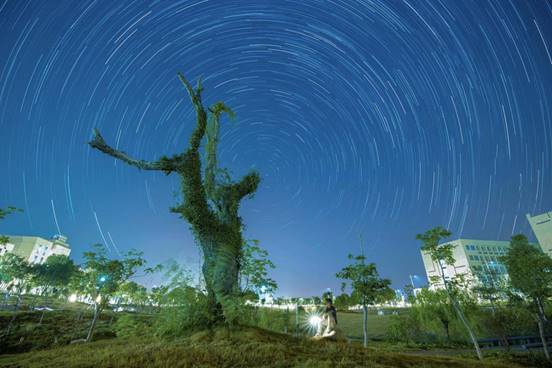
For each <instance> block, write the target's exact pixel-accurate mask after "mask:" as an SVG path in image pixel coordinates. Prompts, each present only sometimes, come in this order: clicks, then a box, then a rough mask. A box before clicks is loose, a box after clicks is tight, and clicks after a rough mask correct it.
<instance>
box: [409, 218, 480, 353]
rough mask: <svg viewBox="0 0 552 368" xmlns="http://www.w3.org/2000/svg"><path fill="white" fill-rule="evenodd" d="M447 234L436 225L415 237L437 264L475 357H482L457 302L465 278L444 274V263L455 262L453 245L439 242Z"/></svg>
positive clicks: (446, 236)
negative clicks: (452, 277)
mask: <svg viewBox="0 0 552 368" xmlns="http://www.w3.org/2000/svg"><path fill="white" fill-rule="evenodd" d="M449 236H451V232H450V231H448V230H446V229H444V228H442V227H440V226H437V227H435V228H433V229H431V230H428V231H426V232H425V233H423V234H418V235H416V239H418V240H420V241H421V242H422V247H421V249H422V251H423V252H425V253H427V254H429V256H430V257H431V259H432V260H433V261H434V262H436V263H437V265H438V266H439V271H440V272H439V273H440V274H441V278H442V281H443V284H444V287H445V291H446V293H447V294H448V297H449V299H450V303H451V305H452V307H453V308H454V311H455V312H456V315H457V317H458V319H459V320H460V321H461V322H462V324H463V325H464V327H465V329H466V331H467V333H468V335H469V337H470V339H471V341H472V344H473V347H474V349H475V351H476V353H477V357H478V358H479V359H483V354H482V353H481V349H480V347H479V343H478V342H477V338H476V337H475V333H474V332H473V329H472V327H471V326H470V324H469V323H468V320H467V318H466V316H465V315H464V311H463V310H462V308H461V306H460V302H459V296H461V295H464V294H463V293H460V292H459V291H460V290H461V288H462V287H464V289H466V285H467V283H466V280H464V279H463V277H462V276H460V277H457V278H456V280H447V278H446V277H445V274H444V264H448V265H452V264H454V262H455V259H454V256H453V250H454V245H453V244H439V243H440V241H441V240H442V239H445V238H448V237H449ZM466 294H467V293H466ZM447 332H448V328H447ZM447 336H448V335H447Z"/></svg>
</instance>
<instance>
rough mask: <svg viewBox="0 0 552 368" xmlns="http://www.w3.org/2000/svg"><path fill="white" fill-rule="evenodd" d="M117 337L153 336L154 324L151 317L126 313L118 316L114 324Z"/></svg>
mask: <svg viewBox="0 0 552 368" xmlns="http://www.w3.org/2000/svg"><path fill="white" fill-rule="evenodd" d="M113 329H114V330H115V333H116V334H117V337H121V338H125V339H128V338H147V337H151V336H152V334H153V333H152V326H151V321H150V320H149V319H146V318H144V317H143V316H139V315H133V314H124V315H122V316H120V317H119V318H117V321H116V322H115V324H114V325H113Z"/></svg>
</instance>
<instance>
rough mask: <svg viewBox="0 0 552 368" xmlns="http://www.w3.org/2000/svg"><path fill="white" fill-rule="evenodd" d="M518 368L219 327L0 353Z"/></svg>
mask: <svg viewBox="0 0 552 368" xmlns="http://www.w3.org/2000/svg"><path fill="white" fill-rule="evenodd" d="M361 366H362V367H374V368H390V367H401V368H410V367H425V368H433V367H435V368H436V367H445V366H446V367H447V368H472V367H473V368H476V367H488V368H491V367H494V368H501V367H504V368H506V367H508V368H515V367H521V366H522V365H519V364H518V363H517V362H516V361H515V359H506V358H503V357H495V358H491V359H489V360H485V361H483V362H478V361H477V360H475V359H471V358H457V357H444V356H426V355H424V356H422V355H414V354H401V353H396V352H387V351H382V350H379V349H374V348H369V349H362V348H361V347H360V346H358V345H356V344H347V343H344V342H332V341H310V340H308V339H302V338H294V337H290V336H289V335H284V334H279V333H275V332H269V331H267V330H262V329H258V328H243V329H241V330H237V331H228V330H226V329H218V330H214V331H209V332H207V331H205V332H200V333H197V334H194V335H192V336H190V337H188V338H185V339H181V340H178V341H172V342H166V341H161V340H153V341H152V340H149V341H144V340H124V339H112V340H102V341H97V342H93V343H90V344H83V345H70V346H65V347H61V348H56V349H50V350H42V351H36V352H30V353H24V354H17V355H5V356H2V357H0V367H10V368H26V367H28V368H38V367H43V368H49V367H52V368H53V367H81V368H85V367H113V368H116V367H120V368H123V367H124V368H134V367H205V368H207V367H221V368H223V367H271V368H276V367H282V368H283V367H317V368H324V367H361Z"/></svg>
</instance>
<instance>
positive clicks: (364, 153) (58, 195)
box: [0, 0, 552, 295]
mask: <svg viewBox="0 0 552 368" xmlns="http://www.w3.org/2000/svg"><path fill="white" fill-rule="evenodd" d="M0 30H1V32H0V50H1V52H0V132H1V137H2V143H1V144H0V170H1V171H0V172H1V173H2V180H0V206H2V207H4V206H7V205H13V206H17V207H19V208H22V209H24V213H23V214H20V215H14V216H11V217H10V218H8V219H7V220H5V221H4V222H3V223H2V224H1V226H2V227H1V229H0V230H1V231H2V232H5V233H8V234H14V235H15V234H22V235H37V236H42V237H49V236H51V235H53V234H55V233H59V232H61V233H62V234H64V235H66V236H68V237H69V242H70V244H71V246H72V248H73V256H74V257H75V258H76V259H77V260H79V257H80V254H81V253H82V251H84V250H86V249H87V248H88V247H89V246H90V245H91V244H94V243H98V242H99V243H104V244H105V245H106V246H107V247H108V248H109V249H110V250H111V252H112V254H113V256H117V255H118V254H119V253H120V252H122V251H126V250H128V249H130V248H137V249H140V250H143V251H144V252H145V256H146V258H147V259H148V260H149V261H150V263H157V262H161V261H164V260H167V259H169V258H175V259H177V260H178V261H180V262H183V263H186V264H187V265H188V266H189V267H190V268H192V269H197V267H198V249H197V247H196V246H195V245H194V240H193V237H192V235H191V233H190V231H189V229H188V225H187V224H186V223H185V222H184V221H182V220H181V219H179V218H178V217H177V216H176V215H174V214H172V213H170V212H169V210H168V209H169V207H171V206H173V205H174V204H175V203H176V201H178V199H179V198H178V196H177V195H176V194H173V193H177V192H178V185H179V183H178V178H177V177H176V176H168V177H167V176H165V175H163V174H160V173H152V172H139V171H138V170H136V169H135V168H132V167H128V166H126V165H124V164H122V163H121V162H116V161H115V160H114V159H112V158H109V157H107V156H106V155H103V154H101V153H99V152H97V151H94V150H92V149H91V148H90V147H89V146H88V145H87V142H88V141H89V140H90V138H91V136H92V130H93V128H99V129H100V130H101V131H102V134H103V136H104V137H105V138H106V140H107V141H108V142H110V143H112V144H113V145H114V146H115V147H116V148H118V149H121V150H124V151H126V152H127V153H129V154H130V155H132V156H133V157H137V158H141V159H145V160H154V159H157V158H158V157H160V156H161V155H164V154H166V155H172V154H174V153H179V152H182V151H183V149H184V148H185V147H186V146H187V142H188V137H189V134H190V132H191V130H192V128H193V126H194V124H195V117H194V111H193V107H192V105H191V103H190V102H189V99H188V96H187V95H186V91H185V90H184V88H183V87H182V85H181V84H180V82H179V81H178V78H177V77H176V73H177V71H181V72H183V73H184V74H185V75H186V77H187V78H188V79H190V80H191V81H193V82H195V81H196V80H197V78H199V77H200V76H201V77H202V78H203V82H204V87H205V91H204V97H203V98H204V101H207V102H208V103H209V104H211V103H214V102H216V101H218V100H223V101H224V102H225V103H226V104H228V105H229V106H231V107H232V108H233V109H234V111H235V112H236V114H237V118H236V119H235V120H234V121H229V120H224V121H223V125H222V129H223V130H222V137H221V143H220V151H219V152H220V160H221V165H222V166H223V167H227V168H229V169H230V171H231V172H232V174H233V175H234V177H237V176H239V175H243V174H244V173H246V172H247V171H248V170H249V169H250V168H256V169H258V170H259V171H260V173H261V175H262V182H261V185H260V188H259V190H258V192H257V194H256V196H255V197H254V198H253V199H249V200H246V201H245V202H244V204H243V206H242V209H241V214H242V217H243V219H244V223H245V224H246V230H245V236H246V238H249V239H258V240H260V242H261V245H262V246H263V247H264V248H266V249H267V250H268V251H269V253H270V255H271V258H272V260H273V261H274V263H275V264H276V266H277V268H276V270H275V271H274V272H273V275H272V276H273V278H275V279H276V280H277V281H278V283H279V285H280V291H279V294H284V295H299V294H301V295H320V294H321V293H322V292H323V291H324V290H325V289H326V288H328V287H330V288H333V289H338V286H339V283H338V281H337V280H336V279H335V272H337V271H338V270H339V269H340V268H341V267H342V266H343V265H344V264H345V262H346V256H347V254H348V253H359V252H360V247H359V234H362V237H363V239H364V243H365V249H366V254H367V256H368V258H369V260H371V261H373V262H376V263H377V265H378V268H379V269H380V273H381V274H382V275H383V276H385V277H389V278H391V279H392V280H393V282H394V286H396V287H402V286H403V285H405V284H407V283H408V275H409V274H423V266H422V262H421V257H420V255H419V251H418V249H419V244H418V243H417V241H416V240H415V235H416V234H417V233H420V232H423V231H425V230H427V229H429V228H431V227H433V226H437V225H442V226H445V227H448V228H449V229H450V230H451V231H452V232H453V234H454V235H453V237H465V238H476V239H498V240H507V239H509V237H510V236H511V235H512V234H514V233H516V232H524V233H526V234H527V235H529V236H530V237H533V235H532V234H531V231H530V227H529V225H528V224H527V221H526V219H525V214H526V213H532V214H535V213H540V212H544V211H550V210H552V195H551V193H550V188H551V184H552V172H551V170H550V164H551V160H552V111H551V106H550V102H551V100H550V96H551V92H552V57H551V52H552V50H551V49H552V2H550V1H546V0H533V1H521V0H519V1H518V0H497V1H470V0H463V1H456V0H428V1H414V0H402V1H399V0H397V1H383V0H370V1H364V0H362V1H361V0H359V1H353V0H347V1H341V0H334V1H283V0H277V1H241V0H240V1H237V0H231V1H221V0H203V1H190V0H186V1H123V0H121V1H107V0H95V1H88V0H81V1H27V0H0Z"/></svg>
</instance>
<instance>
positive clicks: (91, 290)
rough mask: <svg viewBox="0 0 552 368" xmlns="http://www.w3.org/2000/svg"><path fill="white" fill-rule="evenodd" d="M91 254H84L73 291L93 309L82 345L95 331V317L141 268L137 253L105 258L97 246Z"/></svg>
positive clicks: (130, 252) (104, 253) (142, 262)
mask: <svg viewBox="0 0 552 368" xmlns="http://www.w3.org/2000/svg"><path fill="white" fill-rule="evenodd" d="M93 248H94V250H93V251H89V252H84V254H83V256H84V260H85V262H84V264H83V266H82V267H83V269H84V270H83V271H82V272H80V273H77V274H76V283H77V285H78V286H77V288H78V289H80V290H81V291H83V292H84V294H85V295H86V296H88V297H89V298H90V299H91V301H92V302H93V305H94V317H93V319H92V323H91V324H90V328H89V330H88V335H87V337H86V341H87V342H88V341H90V340H91V339H92V336H93V334H94V329H95V328H96V323H97V321H98V317H99V316H100V313H101V312H102V310H103V309H104V308H105V307H106V306H107V305H108V304H109V301H110V299H111V298H113V297H114V295H115V294H116V293H117V291H118V290H119V288H120V287H121V285H123V284H124V283H125V282H126V281H127V280H128V279H129V278H130V277H132V276H133V275H134V274H135V273H136V271H137V269H138V268H139V267H141V266H143V265H144V264H145V261H144V259H143V258H142V253H141V252H136V251H129V252H127V253H126V254H124V255H123V256H122V258H121V259H120V260H119V259H110V258H108V257H107V253H106V249H105V247H104V246H102V245H101V244H96V245H94V246H93Z"/></svg>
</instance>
